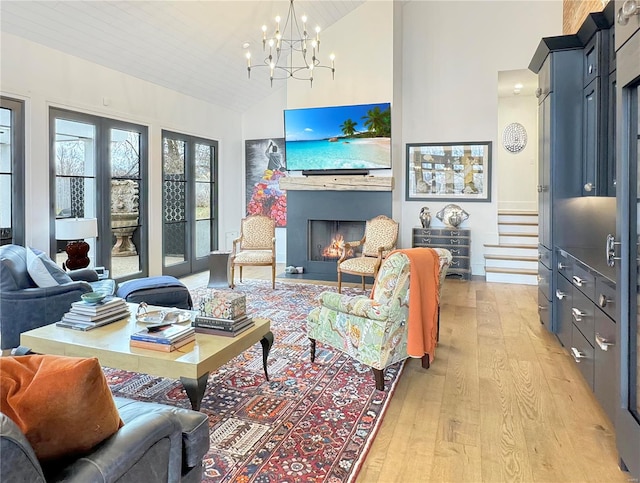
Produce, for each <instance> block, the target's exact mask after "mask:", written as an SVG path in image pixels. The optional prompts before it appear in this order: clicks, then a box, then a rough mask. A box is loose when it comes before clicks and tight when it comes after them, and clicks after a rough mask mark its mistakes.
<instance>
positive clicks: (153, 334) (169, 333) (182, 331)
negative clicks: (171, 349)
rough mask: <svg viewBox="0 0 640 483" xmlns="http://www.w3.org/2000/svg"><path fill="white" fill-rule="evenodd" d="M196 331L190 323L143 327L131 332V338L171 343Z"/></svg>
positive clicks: (157, 342)
mask: <svg viewBox="0 0 640 483" xmlns="http://www.w3.org/2000/svg"><path fill="white" fill-rule="evenodd" d="M194 333H195V330H194V329H193V327H191V326H189V325H187V326H184V325H168V326H166V327H164V328H161V329H159V330H155V329H153V328H147V329H142V330H140V331H138V332H135V333H133V334H131V340H139V341H143V342H154V343H156V344H168V345H170V344H173V343H175V342H176V341H177V340H180V339H182V338H184V337H186V336H187V335H190V334H194Z"/></svg>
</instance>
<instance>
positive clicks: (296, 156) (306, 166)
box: [286, 138, 391, 171]
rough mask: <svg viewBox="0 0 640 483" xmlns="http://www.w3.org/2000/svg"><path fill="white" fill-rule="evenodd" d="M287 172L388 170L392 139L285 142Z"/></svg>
mask: <svg viewBox="0 0 640 483" xmlns="http://www.w3.org/2000/svg"><path fill="white" fill-rule="evenodd" d="M286 158H287V169H288V170H290V171H295V170H314V169H385V168H391V139H390V138H363V139H349V140H346V139H337V140H328V139H323V140H317V141H287V143H286Z"/></svg>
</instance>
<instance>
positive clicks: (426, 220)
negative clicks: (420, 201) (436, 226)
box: [420, 206, 431, 228]
mask: <svg viewBox="0 0 640 483" xmlns="http://www.w3.org/2000/svg"><path fill="white" fill-rule="evenodd" d="M420 223H422V228H429V225H431V212H430V211H429V207H428V206H423V207H422V209H421V210H420Z"/></svg>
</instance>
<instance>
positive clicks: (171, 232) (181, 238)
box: [162, 137, 187, 267]
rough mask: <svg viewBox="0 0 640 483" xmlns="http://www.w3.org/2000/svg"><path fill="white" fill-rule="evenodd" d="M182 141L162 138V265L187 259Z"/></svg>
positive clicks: (185, 186) (184, 163)
mask: <svg viewBox="0 0 640 483" xmlns="http://www.w3.org/2000/svg"><path fill="white" fill-rule="evenodd" d="M185 152H186V143H185V142H184V141H182V140H179V139H170V138H167V137H165V138H164V139H163V173H164V191H163V197H162V198H163V201H164V266H165V267H169V266H171V265H177V264H179V263H183V262H185V261H186V260H187V252H186V247H187V226H186V225H187V177H186V161H185Z"/></svg>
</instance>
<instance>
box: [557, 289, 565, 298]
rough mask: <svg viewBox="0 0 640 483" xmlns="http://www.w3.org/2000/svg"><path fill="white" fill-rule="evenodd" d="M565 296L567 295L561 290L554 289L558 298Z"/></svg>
mask: <svg viewBox="0 0 640 483" xmlns="http://www.w3.org/2000/svg"><path fill="white" fill-rule="evenodd" d="M566 296H567V294H566V293H564V292H562V291H561V290H556V297H557V298H558V300H562V299H563V298H565V297H566Z"/></svg>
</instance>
